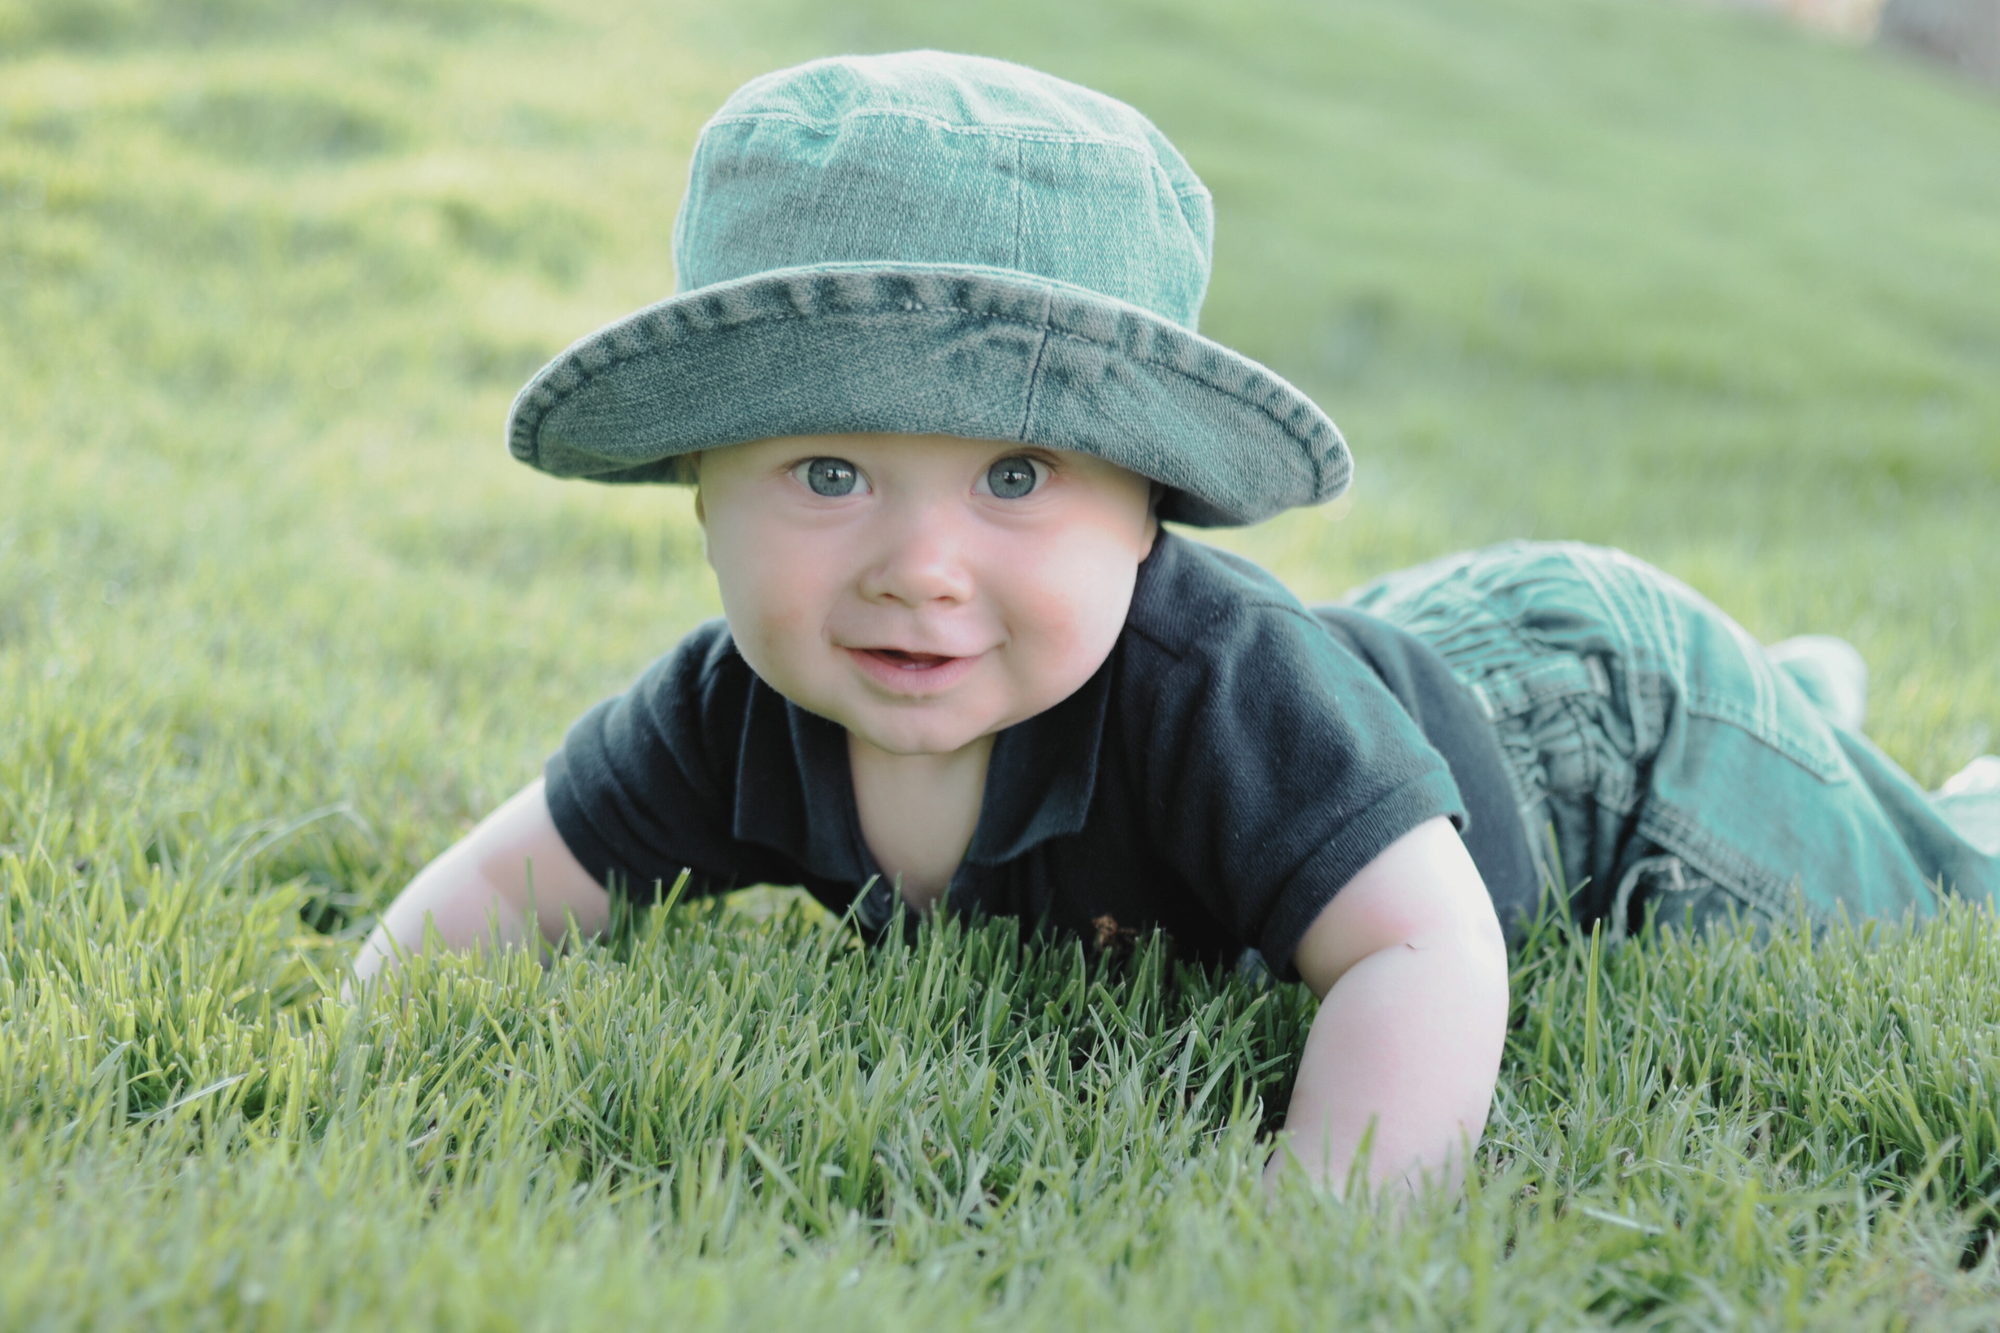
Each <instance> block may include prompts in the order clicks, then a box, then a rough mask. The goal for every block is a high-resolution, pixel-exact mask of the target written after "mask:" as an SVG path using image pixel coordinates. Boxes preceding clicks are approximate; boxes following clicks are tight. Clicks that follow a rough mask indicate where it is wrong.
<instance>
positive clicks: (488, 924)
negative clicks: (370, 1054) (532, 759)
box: [354, 778, 611, 981]
mask: <svg viewBox="0 0 2000 1333" xmlns="http://www.w3.org/2000/svg"><path fill="white" fill-rule="evenodd" d="M531 868H532V869H531ZM531 875H532V877H533V885H532V887H533V894H532V897H533V902H534V910H535V917H536V921H537V923H538V924H539V925H540V927H541V933H542V935H543V936H544V937H545V938H547V939H551V940H554V939H560V938H561V937H562V933H563V932H564V931H565V930H566V929H568V920H567V918H568V917H570V916H573V917H575V918H576V924H577V926H578V928H579V929H581V930H582V931H583V933H584V934H586V935H594V934H596V933H597V932H599V931H601V930H603V929H604V927H605V925H606V924H607V923H608V922H609V921H610V919H611V897H610V895H609V894H607V893H606V892H605V891H604V889H603V887H602V886H601V885H599V884H598V882H597V881H596V880H594V879H592V878H591V877H590V872H589V871H587V870H585V869H584V868H583V867H582V865H580V864H578V862H577V859H576V857H575V856H573V855H571V853H570V850H569V847H568V845H567V844H565V843H564V842H563V840H562V834H560V833H558V832H557V831H556V825H555V820H553V819H552V818H550V816H549V802H548V798H547V797H545V796H544V795H543V794H542V780H541V779H540V778H536V779H535V780H534V781H533V782H531V783H529V784H528V785H527V786H526V787H524V788H522V789H521V791H520V792H519V793H518V794H517V795H516V796H514V798H513V799H511V800H509V801H508V802H507V803H506V804H505V805H502V806H501V807H500V808H499V809H498V810H495V811H494V812H493V813H492V814H490V815H488V816H486V818H485V819H483V820H481V821H480V823H479V826H478V827H477V828H475V829H473V830H472V832H470V833H468V834H466V835H465V836H464V837H463V838H460V839H459V840H458V841H457V842H456V843H454V844H452V846H451V847H449V848H448V849H446V851H445V852H444V854H443V855H442V856H440V857H438V858H437V860H435V861H433V862H431V863H430V864H429V865H427V866H425V867H424V868H423V869H422V870H421V871H420V872H418V874H417V877H416V878H415V879H413V880H411V881H410V884H409V887H408V888H406V889H404V890H403V891H402V892H401V893H400V894H398V895H396V901H394V902H392V903H390V904H389V910H388V911H386V912H384V913H383V914H382V921H381V924H380V925H378V926H376V927H375V931H374V933H373V934H371V935H370V936H369V937H368V942H367V943H366V944H364V945H362V946H361V952H360V954H358V955H357V956H356V957H355V960H354V976H355V979H356V980H357V981H366V980H368V978H370V977H372V976H374V975H375V974H376V973H377V972H379V971H380V970H381V969H382V968H384V967H385V966H394V964H395V950H397V949H399V950H401V951H402V952H403V953H406V954H415V953H420V952H422V950H423V946H424V922H425V919H426V918H428V919H429V920H430V921H431V922H432V924H433V925H434V926H435V927H436V929H437V935H438V938H439V939H440V940H442V941H443V942H444V943H445V945H446V946H447V947H450V948H453V949H467V948H471V947H472V946H473V945H475V944H479V943H482V942H485V941H487V940H490V939H491V938H492V933H491V932H492V930H493V927H494V926H495V925H496V924H497V926H498V928H499V940H500V943H501V944H503V945H507V944H520V943H521V942H522V941H523V940H525V939H526V938H527V919H528V907H529V899H530V896H531V895H530V892H529V889H530V876H531ZM392 940H393V941H394V942H395V949H392V948H391V947H390V941H392Z"/></svg>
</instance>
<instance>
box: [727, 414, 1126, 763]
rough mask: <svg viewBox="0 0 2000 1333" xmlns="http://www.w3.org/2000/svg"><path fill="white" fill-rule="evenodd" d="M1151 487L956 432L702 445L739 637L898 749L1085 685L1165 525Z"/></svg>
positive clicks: (755, 658) (787, 691)
mask: <svg viewBox="0 0 2000 1333" xmlns="http://www.w3.org/2000/svg"><path fill="white" fill-rule="evenodd" d="M1150 487H1151V483H1149V482H1148V481H1147V480H1146V479H1145V478H1144V477H1141V476H1139V475H1137V474H1136V473H1132V472H1127V471H1125V470H1124V469H1123V468H1120V467H1117V466H1115V465H1113V464H1111V463H1106V462H1104V461H1103V460H1102V459H1099V458H1095V457H1093V456H1091V455H1088V454H1079V453H1071V452H1069V451H1067V450H1058V449H1045V448H1041V447H1039V446H1023V445H1011V444H1006V443H996V442H994V441H992V440H965V439H960V438H958V437H956V436H948V435H929V436H913V435H868V434H858V435H812V436H790V437H785V438H781V439H775V440H760V441H758V442H756V443H754V444H739V445H731V446H729V447H728V448H724V449H716V450H713V451H711V452H709V453H706V454H704V455H703V456H702V459H701V511H702V514H703V522H704V524H705V526H706V530H707V545H708V563H709V564H710V565H711V566H713V568H714V569H715V574H716V579H717V581H718V582H719V583H720V584H721V587H722V605H723V609H724V612H725V613H726V614H727V615H728V617H729V631H730V634H731V636H732V637H733V638H734V639H735V641H736V646H737V650H738V651H739V652H741V653H742V654H743V658H744V660H745V661H747V662H748V663H749V664H750V666H751V668H752V669H753V670H755V671H756V673H757V674H758V675H759V676H760V677H762V678H763V680H764V681H765V682H766V683H767V684H769V685H770V686H771V687H772V688H773V689H775V690H777V691H778V692H779V693H780V694H783V695H784V696H785V697H786V698H788V699H790V700H791V701H792V702H794V703H796V704H798V705H800V706H801V707H803V708H806V709H809V710H810V711H812V712H814V713H818V714H819V715H820V716H822V717H826V718H831V719H832V720H833V721H835V722H838V723H840V724H841V725H842V726H844V727H846V728H847V729H848V730H849V731H850V732H853V733H854V734H855V735H857V736H859V737H860V738H861V739H862V740H865V741H867V742H869V743H870V744H872V745H875V746H877V747H879V748H881V749H884V750H887V751H889V752H891V753H894V754H947V753H950V752H951V751H953V750H956V749H959V748H960V747H962V746H964V745H967V744H969V743H970V742H972V741H974V740H976V739H978V738H979V737H981V736H986V735H989V734H991V733H993V732H997V731H1000V730H1002V729H1003V728H1006V727H1009V726H1012V725H1013V724H1014V723H1016V722H1020V721H1023V720H1024V719H1026V718H1030V717H1033V716H1034V715H1035V714H1037V713H1040V712H1042V711H1044V710H1045V709H1048V708H1051V707H1053V706H1054V705H1056V704H1058V703H1060V702H1061V701H1062V700H1064V699H1065V698H1067V697H1068V696H1069V695H1071V694H1072V693H1074V692H1075V691H1076V690H1077V689H1078V688H1079V687H1081V686H1082V685H1083V683H1084V682H1085V681H1087V680H1089V679H1090V677H1091V675H1092V674H1093V673H1095V672H1096V670H1097V668H1098V667H1099V666H1101V665H1102V664H1103V662H1104V659H1105V658H1106V657H1107V656H1109V655H1110V652H1111V648H1112V645H1113V644H1114V643H1115V642H1116V640H1117V638H1118V632H1119V630H1120V629H1121V628H1122V627H1123V626H1124V624H1125V613H1126V611H1127V609H1128V608H1129V607H1130V605H1131V601H1132V584H1133V580H1134V578H1135V576H1136V575H1137V572H1138V567H1139V562H1140V561H1141V560H1143V559H1145V557H1146V553H1147V552H1148V551H1150V550H1151V549H1152V545H1153V538H1154V536H1155V534H1156V533H1157V531H1158V528H1157V525H1156V524H1155V523H1154V520H1153V516H1152V505H1151V503H1150V500H1151V494H1150Z"/></svg>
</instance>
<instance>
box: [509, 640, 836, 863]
mask: <svg viewBox="0 0 2000 1333" xmlns="http://www.w3.org/2000/svg"><path fill="white" fill-rule="evenodd" d="M753 679H754V677H753V676H752V674H751V672H750V670H749V668H748V666H747V665H744V664H743V662H742V659H741V658H740V657H738V656H737V655H736V652H735V649H734V646H733V645H732V643H731V641H730V639H729V635H728V629H727V627H726V626H725V625H724V624H723V623H722V622H721V621H714V622H710V623H709V624H705V625H703V626H701V627H700V628H698V629H696V630H695V631H694V632H693V633H692V634H690V635H689V636H688V637H687V638H686V639H685V640H683V641H682V642H681V644H680V646H679V647H677V648H676V649H675V650H674V651H673V652H671V653H669V654H667V656H665V657H663V658H661V659H660V660H659V661H658V662H655V663H654V664H653V665H652V666H651V667H650V668H648V669H647V671H646V673H645V674H644V675H643V676H641V677H640V679H639V680H638V682H637V683H636V684H634V685H633V686H632V688H631V689H630V690H627V691H626V692H625V693H624V694H621V695H619V696H617V697H615V698H612V699H607V700H605V701H604V702H603V703H601V704H599V705H597V706H596V707H595V708H593V709H591V710H590V711H589V712H588V713H586V714H584V716H583V717H582V718H581V719H579V720H578V722H577V723H576V725H575V726H573V727H571V728H570V731H569V734H568V736H566V737H565V738H564V740H563V744H562V748H561V749H560V750H558V751H556V753H555V754H554V755H552V756H551V757H550V758H549V761H548V765H547V767H546V769H545V770H544V777H545V780H546V782H545V788H546V792H547V796H548V802H549V813H550V815H551V816H552V817H553V819H554V821H555V825H556V830H557V832H559V833H560V834H561V835H562V839H563V842H564V843H565V844H567V845H568V847H569V849H570V851H571V853H572V854H574V855H575V857H576V858H577V860H578V861H579V862H580V863H582V865H583V867H584V869H586V870H588V871H589V872H590V874H591V875H592V877H593V878H595V879H596V880H597V881H598V882H599V883H600V884H603V885H605V886H606V887H608V888H612V889H614V890H616V891H621V892H624V893H625V894H627V895H629V896H630V897H632V898H633V899H635V900H638V901H642V902H645V901H652V900H653V899H655V898H656V897H658V896H659V895H660V894H662V893H663V892H664V891H665V890H666V889H667V888H668V887H670V886H672V884H673V883H674V881H675V880H676V879H678V878H679V877H680V874H681V871H682V870H683V869H686V870H687V871H689V872H690V882H689V886H688V888H689V891H690V892H693V893H714V892H721V891H724V890H727V889H730V888H733V887H736V886H738V885H741V884H746V883H756V882H760V881H765V880H773V881H774V882H780V883H784V882H793V881H795V880H796V873H795V871H794V872H793V873H792V874H789V875H788V874H787V871H788V870H790V869H792V868H790V867H784V866H775V865H766V864H752V863H751V862H754V861H761V860H768V859H769V858H768V857H759V856H758V855H757V849H754V848H745V847H744V846H743V845H742V844H740V843H738V842H737V840H736V839H735V838H734V837H733V836H732V815H733V811H734V791H733V784H734V781H735V774H736V768H737V764H736V760H737V753H738V750H739V749H740V738H741V734H742V730H743V725H742V724H743V717H744V712H745V709H746V707H747V702H748V700H747V696H748V692H749V690H750V688H751V682H752V681H753Z"/></svg>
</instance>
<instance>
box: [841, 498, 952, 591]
mask: <svg viewBox="0 0 2000 1333" xmlns="http://www.w3.org/2000/svg"><path fill="white" fill-rule="evenodd" d="M883 536H884V538H885V541H884V543H883V546H882V550H881V555H880V557H879V558H878V559H877V560H875V561H874V562H873V563H872V564H870V565H869V566H868V568H867V570H866V572H865V573H864V574H863V575H862V581H861V592H862V595H863V596H865V597H867V598H868V599H869V600H870V601H877V600H885V599H886V600H889V601H897V602H904V603H907V604H909V605H911V606H920V605H928V604H931V603H935V602H953V603H956V602H964V601H968V600H970V599H971V597H972V594H973V590H974V580H973V576H972V571H971V569H970V568H969V567H968V566H967V564H966V560H965V549H964V544H963V542H962V541H961V540H960V537H959V533H958V531H957V529H956V526H955V524H953V522H952V521H951V518H950V516H949V515H945V514H938V513H920V514H913V515H908V516H905V517H904V518H903V519H902V520H901V521H900V522H896V523H895V524H894V526H893V527H892V528H890V530H889V531H886V532H884V533H883Z"/></svg>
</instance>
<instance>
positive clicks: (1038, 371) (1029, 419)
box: [1016, 292, 1055, 441]
mask: <svg viewBox="0 0 2000 1333" xmlns="http://www.w3.org/2000/svg"><path fill="white" fill-rule="evenodd" d="M1054 304H1055V300H1054V297H1053V296H1052V295H1051V294H1050V293H1048V292H1043V293H1042V311H1043V320H1042V340H1041V342H1039V343H1037V344H1036V345H1035V364H1034V365H1032V366H1029V367H1028V393H1027V398H1026V401H1024V402H1023V403H1022V404H1021V431H1020V434H1019V435H1018V436H1017V437H1016V438H1017V439H1020V440H1023V441H1025V440H1026V439H1027V438H1028V427H1029V426H1031V425H1033V424H1034V421H1035V397H1036V393H1037V391H1038V390H1039V389H1040V388H1041V385H1042V358H1043V357H1045V356H1047V355H1048V354H1049V334H1050V333H1051V332H1052V328H1051V326H1050V325H1049V323H1048V318H1047V312H1048V310H1049V307H1050V306H1052V305H1054ZM1030 327H1032V326H1030Z"/></svg>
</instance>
